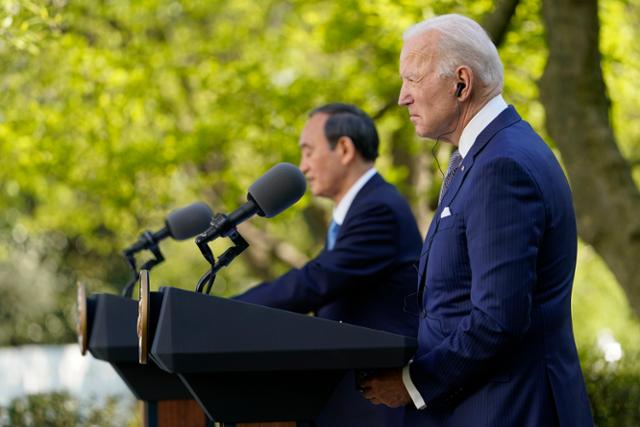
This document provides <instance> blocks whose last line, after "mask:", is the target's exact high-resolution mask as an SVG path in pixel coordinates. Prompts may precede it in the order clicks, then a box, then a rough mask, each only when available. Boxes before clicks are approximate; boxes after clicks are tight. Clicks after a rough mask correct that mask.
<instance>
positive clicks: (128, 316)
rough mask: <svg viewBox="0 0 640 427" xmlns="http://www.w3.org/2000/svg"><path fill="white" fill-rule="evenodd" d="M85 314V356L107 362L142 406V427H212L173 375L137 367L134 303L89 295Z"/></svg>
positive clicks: (104, 296) (156, 369) (135, 307)
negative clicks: (87, 354) (87, 353)
mask: <svg viewBox="0 0 640 427" xmlns="http://www.w3.org/2000/svg"><path fill="white" fill-rule="evenodd" d="M79 303H80V301H79ZM79 311H80V312H82V309H80V310H79ZM85 313H86V333H85V337H86V338H85V339H86V340H87V342H88V345H87V347H88V350H89V352H90V353H91V354H92V355H93V356H94V357H95V358H96V359H100V360H104V361H106V362H109V363H110V364H111V366H112V367H113V368H114V369H115V371H116V372H117V373H118V375H119V376H120V378H122V380H123V381H124V382H125V383H126V384H127V386H128V387H129V390H131V392H132V393H133V394H134V396H135V397H136V398H137V399H139V400H142V401H143V402H144V412H143V418H144V420H145V426H147V427H173V426H176V427H177V426H185V427H187V426H188V427H208V426H213V423H212V422H210V421H209V420H207V418H206V417H205V415H204V413H203V412H202V410H201V409H200V408H199V407H198V406H197V404H196V403H195V402H194V401H193V398H192V397H191V394H190V392H189V391H188V390H187V388H186V387H185V386H184V385H183V383H182V381H181V380H180V379H179V378H178V377H177V376H176V375H172V374H170V373H168V372H166V371H165V370H162V369H159V368H158V366H156V365H155V364H153V363H152V364H149V365H140V364H139V363H138V337H137V334H136V320H137V317H138V302H137V301H135V300H132V299H130V298H124V297H121V296H117V295H111V294H93V295H92V296H91V297H89V298H87V299H86V311H85ZM163 420H164V421H163ZM171 420H175V421H171Z"/></svg>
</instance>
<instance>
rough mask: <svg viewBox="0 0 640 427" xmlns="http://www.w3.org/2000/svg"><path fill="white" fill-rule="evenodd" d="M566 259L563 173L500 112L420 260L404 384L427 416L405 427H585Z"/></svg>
mask: <svg viewBox="0 0 640 427" xmlns="http://www.w3.org/2000/svg"><path fill="white" fill-rule="evenodd" d="M445 207H448V208H449V212H450V213H451V214H450V215H447V213H446V211H445V214H444V215H443V214H442V213H443V211H444V208H445ZM576 247H577V233H576V221H575V215H574V211H573V205H572V199H571V192H570V189H569V185H568V183H567V180H566V178H565V176H564V173H563V171H562V169H561V168H560V165H559V164H558V162H557V160H556V159H555V157H554V155H553V153H552V152H551V150H550V149H549V148H548V147H547V146H546V145H545V143H544V142H543V141H542V140H541V139H540V137H539V136H538V135H537V134H536V133H535V132H534V131H533V129H532V128H531V127H530V126H529V124H528V123H526V122H524V121H522V120H521V119H520V117H519V116H518V114H517V113H516V111H515V110H514V109H513V107H509V108H507V109H506V110H504V111H503V112H502V113H501V114H500V115H499V116H498V117H497V118H496V119H495V120H494V121H493V122H491V123H490V124H489V125H488V126H487V128H486V129H484V131H483V132H481V134H480V135H479V136H478V138H477V139H476V141H475V143H474V145H473V146H472V148H471V150H470V152H469V153H468V154H467V156H465V158H464V160H463V162H462V166H461V168H460V169H459V170H458V173H457V174H456V175H455V177H454V179H453V181H452V183H451V185H450V187H449V189H448V190H447V193H446V194H444V195H443V199H442V201H441V203H440V206H439V207H438V209H437V211H436V213H435V216H434V219H433V221H432V223H431V225H430V228H429V231H428V233H427V237H426V239H425V242H424V246H423V248H422V253H421V256H420V266H419V272H418V289H419V292H418V294H419V295H420V300H421V305H422V311H421V313H420V318H421V319H420V328H419V332H418V351H417V353H416V356H415V358H414V361H413V363H412V364H411V365H410V374H411V379H412V381H413V383H414V384H415V386H416V387H417V389H418V390H419V391H420V394H421V395H422V397H423V399H424V400H425V402H426V404H427V408H426V409H424V410H421V411H416V410H412V409H408V411H407V417H406V425H412V426H421V427H422V426H432V425H433V426H455V427H464V426H474V427H482V426H491V427H496V426H518V427H523V426H531V427H534V426H558V425H559V426H589V425H592V424H593V421H592V419H591V412H590V407H589V402H588V400H587V395H586V391H585V386H584V380H583V377H582V372H581V369H580V364H579V360H578V355H577V351H576V347H575V342H574V338H573V330H572V323H571V288H572V282H573V276H574V270H575V264H576Z"/></svg>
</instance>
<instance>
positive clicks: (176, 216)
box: [123, 202, 213, 256]
mask: <svg viewBox="0 0 640 427" xmlns="http://www.w3.org/2000/svg"><path fill="white" fill-rule="evenodd" d="M212 217H213V212H211V209H210V208H209V206H207V205H206V204H205V203H202V202H196V203H192V204H190V205H189V206H185V207H184V208H180V209H175V210H173V211H171V212H170V213H169V215H167V217H166V218H165V222H164V223H165V226H164V228H162V229H161V230H158V231H156V232H150V231H145V232H144V233H143V234H142V235H141V236H140V238H139V239H138V241H137V242H135V243H134V244H133V245H131V246H129V247H128V248H126V249H125V250H124V251H123V253H124V255H125V256H131V255H133V254H135V253H136V252H140V251H141V250H144V249H149V248H150V247H152V246H154V245H156V244H157V243H158V242H159V241H160V240H163V239H165V238H167V237H172V238H173V239H175V240H185V239H189V238H191V237H194V236H197V235H198V234H199V233H202V232H203V231H205V230H206V229H207V228H208V227H209V225H210V224H211V218H212Z"/></svg>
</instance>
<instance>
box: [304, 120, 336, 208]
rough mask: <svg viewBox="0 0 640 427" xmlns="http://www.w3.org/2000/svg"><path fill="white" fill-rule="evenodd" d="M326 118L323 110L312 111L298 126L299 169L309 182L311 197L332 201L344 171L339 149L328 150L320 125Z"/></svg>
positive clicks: (322, 124)
mask: <svg viewBox="0 0 640 427" xmlns="http://www.w3.org/2000/svg"><path fill="white" fill-rule="evenodd" d="M328 118H329V116H328V115H327V114H325V113H316V114H314V115H313V116H311V118H309V120H308V121H307V123H306V125H305V126H304V128H303V129H302V133H301V134H300V143H299V145H300V151H301V157H300V170H301V171H302V173H304V175H305V177H306V178H307V180H308V181H309V186H310V187H311V193H312V194H313V195H314V196H320V197H327V198H329V199H332V200H335V197H336V196H337V195H338V194H339V192H340V189H341V184H342V181H343V179H344V176H345V172H346V171H345V166H344V165H343V162H342V157H341V156H340V153H339V151H340V150H336V149H333V150H332V149H331V146H330V145H329V141H328V140H327V138H326V136H325V133H324V125H325V123H326V122H327V119H328Z"/></svg>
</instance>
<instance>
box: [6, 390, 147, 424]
mask: <svg viewBox="0 0 640 427" xmlns="http://www.w3.org/2000/svg"><path fill="white" fill-rule="evenodd" d="M123 409H128V411H125V412H124V413H123ZM132 410H133V408H129V407H126V408H125V406H123V404H122V402H119V401H118V399H116V398H110V399H107V400H106V401H105V402H104V404H103V405H98V404H96V403H86V402H79V401H78V400H76V399H73V398H72V397H71V396H70V395H69V394H68V393H66V392H59V393H47V394H32V395H28V396H25V397H21V398H18V399H14V400H13V401H11V402H10V403H9V405H8V406H7V407H0V426H2V427H5V426H7V427H9V426H11V427H33V426H38V427H60V426H75V427H97V426H99V427H111V426H113V427H121V426H123V425H130V426H132V427H133V426H134V425H136V424H135V421H136V419H135V418H134V416H133V414H132V413H131V412H132Z"/></svg>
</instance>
